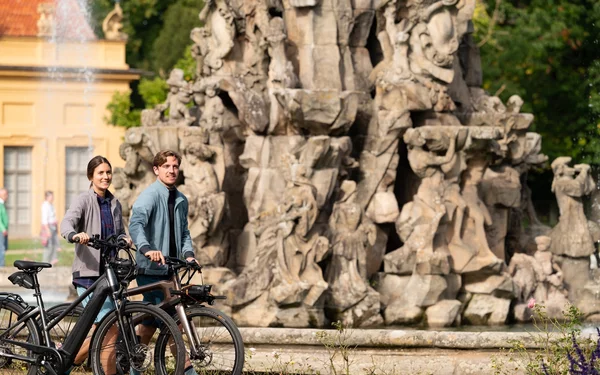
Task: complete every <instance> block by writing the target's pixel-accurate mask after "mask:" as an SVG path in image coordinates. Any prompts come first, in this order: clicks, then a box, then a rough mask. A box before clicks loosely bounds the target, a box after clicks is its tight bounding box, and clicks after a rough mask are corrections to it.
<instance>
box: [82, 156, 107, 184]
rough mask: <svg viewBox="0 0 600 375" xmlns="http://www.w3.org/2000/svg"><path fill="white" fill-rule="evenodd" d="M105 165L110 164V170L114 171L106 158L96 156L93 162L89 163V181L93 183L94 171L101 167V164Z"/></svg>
mask: <svg viewBox="0 0 600 375" xmlns="http://www.w3.org/2000/svg"><path fill="white" fill-rule="evenodd" d="M104 163H106V164H108V166H109V167H110V170H111V171H112V165H110V162H109V161H108V159H107V158H105V157H104V156H100V155H97V156H94V157H93V158H92V160H90V161H89V163H88V165H87V178H88V180H90V181H92V178H93V177H94V170H96V167H97V166H99V165H100V164H104Z"/></svg>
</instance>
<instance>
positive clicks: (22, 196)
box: [0, 35, 139, 238]
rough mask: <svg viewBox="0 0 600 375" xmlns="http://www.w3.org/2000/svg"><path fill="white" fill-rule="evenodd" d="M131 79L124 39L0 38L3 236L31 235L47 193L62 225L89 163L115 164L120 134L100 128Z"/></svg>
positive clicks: (35, 232)
mask: <svg viewBox="0 0 600 375" xmlns="http://www.w3.org/2000/svg"><path fill="white" fill-rule="evenodd" d="M138 78H139V73H138V72H136V71H133V70H130V69H129V66H128V65H127V64H126V63H125V42H124V41H107V40H98V39H95V40H88V41H86V42H63V43H56V42H52V41H51V40H49V39H47V38H40V37H35V36H2V35H0V165H2V166H3V168H2V169H0V184H2V185H4V186H5V187H6V188H7V189H8V191H9V200H8V202H7V209H8V213H9V225H10V230H9V236H10V237H11V238H16V237H31V236H37V235H38V234H39V231H40V220H41V218H40V217H41V205H42V203H43V201H44V192H45V191H47V190H52V191H53V192H54V197H55V200H54V205H55V208H56V213H57V216H58V220H59V221H60V220H61V219H62V217H63V215H64V212H65V211H66V209H67V208H68V205H69V203H70V201H71V199H72V198H73V197H74V196H76V195H77V194H79V193H80V192H82V191H84V190H87V189H88V188H89V182H88V180H87V177H86V165H87V162H88V161H89V159H90V158H91V157H93V156H95V155H103V156H105V157H107V158H108V159H109V160H110V161H111V163H112V166H113V168H115V167H119V166H123V164H124V161H123V160H122V159H121V157H120V156H119V145H120V144H121V143H122V140H123V136H124V129H123V128H118V127H115V126H111V125H107V124H106V123H105V120H104V119H105V117H106V116H107V115H108V112H107V110H106V106H107V104H108V103H109V102H110V100H111V98H112V96H113V94H114V93H115V92H116V91H119V92H127V91H128V90H129V83H130V82H131V81H132V80H136V79H138Z"/></svg>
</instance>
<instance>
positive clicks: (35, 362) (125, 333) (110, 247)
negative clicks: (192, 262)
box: [0, 235, 185, 375]
mask: <svg viewBox="0 0 600 375" xmlns="http://www.w3.org/2000/svg"><path fill="white" fill-rule="evenodd" d="M88 245H89V246H91V247H94V248H96V249H99V250H100V252H101V262H103V264H104V267H105V270H106V271H105V272H104V273H103V274H102V275H101V276H100V277H98V279H97V280H96V281H95V282H94V283H93V284H92V286H91V287H90V288H88V289H87V290H86V291H85V292H84V293H83V294H82V295H81V296H80V297H79V298H77V299H76V300H75V301H74V302H72V303H71V304H68V306H63V308H62V310H60V311H55V313H54V314H52V315H51V316H49V315H48V314H47V312H46V311H45V310H44V302H43V298H42V294H41V292H40V285H39V282H38V277H37V274H38V273H39V272H41V271H42V270H43V269H44V268H51V267H52V265H51V264H50V263H43V262H30V261H24V260H17V261H15V262H14V266H15V267H16V268H18V269H19V270H20V271H18V272H15V273H13V274H12V275H11V276H9V280H10V281H11V282H12V283H13V284H15V285H18V286H21V287H24V288H27V289H33V290H34V296H35V298H36V301H37V305H38V306H37V307H34V306H30V305H28V304H27V303H25V302H24V301H23V299H22V298H21V297H20V296H19V295H18V294H14V293H0V371H1V372H2V373H3V374H4V373H23V370H25V372H26V373H27V374H28V375H35V374H37V373H38V371H39V372H40V373H45V374H49V375H57V374H63V373H65V372H68V371H69V369H70V368H71V367H72V366H73V364H74V363H73V362H74V359H75V356H76V355H77V353H78V352H79V350H80V348H81V346H82V345H83V342H84V341H85V339H86V336H87V333H88V332H89V331H90V330H91V328H92V326H93V324H94V320H95V318H96V316H97V315H98V312H99V311H100V309H101V308H102V305H103V303H104V301H105V299H106V298H107V297H108V298H110V299H111V300H112V302H113V303H114V305H115V310H113V311H112V312H111V313H109V314H108V315H106V316H105V317H104V318H103V319H102V321H101V322H100V323H99V324H98V328H97V329H96V330H94V333H93V336H92V345H91V353H90V363H91V367H92V371H93V372H94V374H105V373H107V371H105V370H108V373H109V374H110V373H113V372H116V373H119V374H128V373H129V371H130V370H135V371H137V372H139V373H152V374H153V373H157V374H160V375H182V374H183V372H184V368H183V363H184V361H185V346H184V342H183V338H182V336H181V332H180V331H179V329H178V327H177V324H176V323H175V322H174V321H173V319H172V318H171V317H170V316H169V315H168V314H167V313H165V312H164V311H163V310H161V309H159V308H157V307H156V306H152V305H148V304H145V303H141V302H132V301H128V300H127V299H126V297H125V293H124V291H125V287H126V285H127V284H128V283H129V280H131V279H132V277H131V274H132V272H131V269H132V268H133V266H132V264H133V259H132V258H131V254H129V252H127V253H128V254H129V256H130V259H129V260H128V261H129V269H130V270H129V272H123V270H126V267H124V266H126V265H127V264H128V262H127V261H123V259H120V258H118V256H117V253H118V250H120V249H128V247H127V244H126V243H125V242H124V241H118V240H117V239H116V237H114V236H113V237H110V238H108V239H106V240H100V238H99V236H97V235H96V236H93V237H92V239H91V240H90V242H89V243H88ZM115 250H116V252H115ZM92 293H93V296H92V297H91V299H90V300H89V301H88V304H87V305H86V307H85V308H84V309H83V310H78V309H79V308H78V307H77V306H78V305H79V304H80V303H81V302H82V301H83V300H84V299H85V298H86V297H88V296H89V295H90V294H92ZM72 311H80V316H79V317H78V319H77V322H76V323H75V325H74V326H73V330H72V331H71V332H69V333H68V334H67V335H66V336H65V337H64V341H63V342H59V343H56V342H54V341H53V340H52V339H51V335H50V332H51V330H52V329H53V328H54V327H56V326H57V325H58V324H59V323H60V322H61V320H62V319H63V318H65V317H66V316H67V315H69V313H70V312H72ZM4 314H7V315H8V316H5V315H4ZM149 317H150V318H152V319H156V320H157V321H158V322H160V325H159V328H158V329H157V332H158V336H157V337H156V339H155V341H158V342H161V346H160V347H159V350H156V348H155V349H154V350H151V348H149V347H148V346H147V345H143V344H141V343H140V342H139V341H140V340H139V337H138V336H137V335H136V331H135V327H136V325H137V324H140V323H141V322H142V321H143V320H144V319H148V318H149ZM49 318H50V319H49ZM6 321H8V326H7V327H4V325H3V323H4V322H6ZM167 343H168V344H169V345H168V346H169V347H170V349H171V350H170V354H171V355H172V356H173V357H174V358H170V357H167V356H168V353H167V350H166V349H167ZM107 357H108V358H107ZM112 366H114V367H115V369H114V371H113V369H112ZM105 367H106V368H105Z"/></svg>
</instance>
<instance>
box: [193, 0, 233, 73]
mask: <svg viewBox="0 0 600 375" xmlns="http://www.w3.org/2000/svg"><path fill="white" fill-rule="evenodd" d="M199 18H200V21H202V22H204V23H205V27H206V28H207V29H208V30H210V42H209V51H208V53H207V54H206V56H205V58H204V64H206V66H207V67H208V68H210V69H211V72H212V71H216V70H219V69H220V68H221V67H222V66H223V58H224V57H225V56H227V55H228V54H229V52H230V51H231V49H232V48H233V45H234V43H233V39H234V37H235V26H234V23H233V20H234V15H233V12H232V10H231V8H230V6H229V4H228V2H227V1H226V0H208V1H206V2H205V3H204V8H202V11H201V12H200V15H199Z"/></svg>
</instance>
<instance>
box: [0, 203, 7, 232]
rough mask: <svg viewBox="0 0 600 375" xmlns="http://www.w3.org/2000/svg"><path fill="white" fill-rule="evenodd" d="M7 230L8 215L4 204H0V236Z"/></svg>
mask: <svg viewBox="0 0 600 375" xmlns="http://www.w3.org/2000/svg"><path fill="white" fill-rule="evenodd" d="M5 230H6V231H7V230H8V214H7V213H6V205H5V203H4V202H2V203H0V234H2V232H4V231H5Z"/></svg>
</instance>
